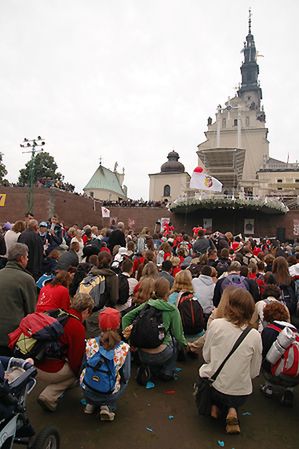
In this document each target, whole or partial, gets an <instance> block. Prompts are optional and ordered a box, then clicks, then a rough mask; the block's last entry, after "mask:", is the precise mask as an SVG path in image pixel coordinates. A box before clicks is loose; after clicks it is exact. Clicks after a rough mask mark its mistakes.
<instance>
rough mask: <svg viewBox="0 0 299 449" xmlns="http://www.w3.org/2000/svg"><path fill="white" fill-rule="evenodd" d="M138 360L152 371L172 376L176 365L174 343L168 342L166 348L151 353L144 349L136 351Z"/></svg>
mask: <svg viewBox="0 0 299 449" xmlns="http://www.w3.org/2000/svg"><path fill="white" fill-rule="evenodd" d="M138 354H139V358H140V361H141V362H142V363H143V364H145V365H148V366H150V367H151V368H153V372H160V373H163V374H166V375H167V376H173V375H174V374H175V365H176V356H177V351H176V345H175V344H173V343H170V344H169V345H168V346H166V348H165V349H164V350H163V351H161V352H158V353H156V354H152V353H149V352H145V351H141V350H139V351H138Z"/></svg>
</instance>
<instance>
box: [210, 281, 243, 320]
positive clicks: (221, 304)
mask: <svg viewBox="0 0 299 449" xmlns="http://www.w3.org/2000/svg"><path fill="white" fill-rule="evenodd" d="M236 289H237V287H234V286H233V285H231V286H229V287H226V288H225V289H224V290H223V293H222V295H221V298H220V302H219V304H218V307H217V308H216V309H215V316H214V318H223V317H224V309H225V307H226V304H227V303H228V300H229V297H230V295H231V294H232V292H233V291H235V290H236Z"/></svg>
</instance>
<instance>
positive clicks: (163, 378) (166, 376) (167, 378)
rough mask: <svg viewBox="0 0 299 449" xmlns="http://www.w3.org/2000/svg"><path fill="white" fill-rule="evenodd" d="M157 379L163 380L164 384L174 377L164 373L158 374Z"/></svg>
mask: <svg viewBox="0 0 299 449" xmlns="http://www.w3.org/2000/svg"><path fill="white" fill-rule="evenodd" d="M158 378H159V379H160V380H164V382H169V381H170V380H174V376H171V375H170V374H164V373H159V374H158Z"/></svg>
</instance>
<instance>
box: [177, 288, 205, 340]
mask: <svg viewBox="0 0 299 449" xmlns="http://www.w3.org/2000/svg"><path fill="white" fill-rule="evenodd" d="M177 308H178V310H179V312H180V315H181V319H182V324H183V329H184V334H186V335H196V334H199V333H200V332H202V331H203V329H204V325H205V321H204V316H203V310H202V307H201V305H200V304H199V302H198V300H197V298H195V297H194V296H193V293H190V292H184V293H182V294H181V295H179V297H178V300H177Z"/></svg>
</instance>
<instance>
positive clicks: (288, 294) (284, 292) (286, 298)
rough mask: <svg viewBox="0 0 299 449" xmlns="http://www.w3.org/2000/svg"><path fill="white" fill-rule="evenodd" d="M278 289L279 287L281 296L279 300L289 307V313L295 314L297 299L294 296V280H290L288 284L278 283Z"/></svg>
mask: <svg viewBox="0 0 299 449" xmlns="http://www.w3.org/2000/svg"><path fill="white" fill-rule="evenodd" d="M280 289H281V297H280V299H281V301H282V302H283V303H284V304H285V305H286V306H287V308H288V309H289V312H290V315H295V313H296V310H297V302H298V300H297V298H296V293H295V284H294V281H292V282H291V284H290V285H280Z"/></svg>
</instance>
